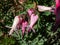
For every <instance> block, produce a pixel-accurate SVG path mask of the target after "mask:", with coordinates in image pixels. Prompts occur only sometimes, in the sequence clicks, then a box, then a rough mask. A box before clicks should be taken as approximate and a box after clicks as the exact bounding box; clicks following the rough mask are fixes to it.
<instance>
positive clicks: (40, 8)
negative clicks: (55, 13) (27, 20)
mask: <svg viewBox="0 0 60 45" xmlns="http://www.w3.org/2000/svg"><path fill="white" fill-rule="evenodd" d="M37 8H38V11H40V12H43V11H50V10H51V9H52V7H47V6H42V5H37Z"/></svg>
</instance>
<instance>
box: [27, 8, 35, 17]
mask: <svg viewBox="0 0 60 45" xmlns="http://www.w3.org/2000/svg"><path fill="white" fill-rule="evenodd" d="M27 13H28V16H29V17H31V15H32V14H33V13H35V10H34V9H33V8H31V9H28V11H27Z"/></svg>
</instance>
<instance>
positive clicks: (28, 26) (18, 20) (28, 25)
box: [9, 8, 38, 35]
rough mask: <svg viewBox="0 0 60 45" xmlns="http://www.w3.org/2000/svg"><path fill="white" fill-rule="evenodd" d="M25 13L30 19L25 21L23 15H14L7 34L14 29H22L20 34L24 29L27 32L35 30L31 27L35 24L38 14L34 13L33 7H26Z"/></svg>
mask: <svg viewBox="0 0 60 45" xmlns="http://www.w3.org/2000/svg"><path fill="white" fill-rule="evenodd" d="M27 13H28V14H27V15H28V17H29V19H30V21H26V20H25V19H23V16H24V15H23V14H22V15H23V16H20V15H18V16H16V17H15V18H14V21H13V25H12V28H11V30H10V32H9V35H11V34H12V33H13V32H14V31H16V30H19V29H22V35H24V33H25V30H27V32H30V31H31V30H33V32H35V30H34V29H33V26H34V25H35V23H36V22H37V20H38V15H36V14H35V10H34V9H32V8H31V9H28V10H27Z"/></svg>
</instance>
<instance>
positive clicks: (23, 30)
mask: <svg viewBox="0 0 60 45" xmlns="http://www.w3.org/2000/svg"><path fill="white" fill-rule="evenodd" d="M27 25H28V22H27V21H23V22H22V35H24V33H25V30H26V27H27Z"/></svg>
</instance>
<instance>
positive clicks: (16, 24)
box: [9, 16, 22, 35]
mask: <svg viewBox="0 0 60 45" xmlns="http://www.w3.org/2000/svg"><path fill="white" fill-rule="evenodd" d="M21 23H22V18H21V17H20V16H16V17H15V18H14V21H13V25H12V28H11V30H10V32H9V35H11V34H12V33H13V32H14V31H16V30H18V29H19V28H20V26H21Z"/></svg>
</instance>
